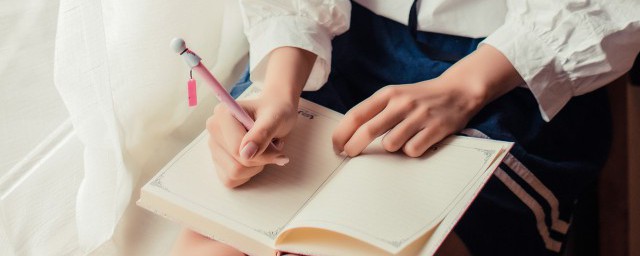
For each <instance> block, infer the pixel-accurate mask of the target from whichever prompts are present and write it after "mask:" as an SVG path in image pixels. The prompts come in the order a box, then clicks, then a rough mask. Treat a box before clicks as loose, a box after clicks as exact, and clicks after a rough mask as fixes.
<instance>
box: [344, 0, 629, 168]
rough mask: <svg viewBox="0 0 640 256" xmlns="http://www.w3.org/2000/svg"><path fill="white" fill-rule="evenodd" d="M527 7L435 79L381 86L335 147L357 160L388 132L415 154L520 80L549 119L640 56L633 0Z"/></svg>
mask: <svg viewBox="0 0 640 256" xmlns="http://www.w3.org/2000/svg"><path fill="white" fill-rule="evenodd" d="M526 2H527V3H522V1H519V0H513V1H509V2H508V8H509V11H508V15H507V19H506V21H505V24H504V25H503V26H502V27H501V28H499V29H498V30H497V31H496V32H494V33H493V34H492V35H490V36H489V37H488V38H487V39H486V40H485V41H484V42H483V44H482V45H481V46H480V47H479V48H478V49H477V50H476V51H475V52H474V53H472V54H471V55H469V56H468V57H466V58H464V59H462V60H461V61H459V62H458V63H456V64H455V65H453V66H452V67H451V68H450V69H449V70H447V71H446V72H445V73H444V74H442V75H441V76H440V77H438V78H436V79H433V80H430V81H424V82H420V83H416V84H413V85H409V86H403V87H389V88H384V89H383V90H381V91H380V92H378V93H376V94H374V95H373V96H372V97H370V98H369V99H367V100H366V101H364V102H363V103H362V104H359V105H358V106H356V107H355V108H353V109H352V110H351V111H349V113H347V118H345V120H343V122H342V123H341V124H340V125H339V126H338V129H337V130H336V132H335V133H334V136H333V141H334V146H335V148H336V150H338V151H344V152H345V153H346V154H348V155H350V156H354V155H357V154H359V153H360V152H361V151H362V150H363V149H364V148H365V147H366V146H367V145H368V144H369V143H371V141H373V139H375V138H376V137H378V136H380V135H382V134H384V133H385V132H387V131H389V133H388V134H387V135H386V136H385V137H384V138H383V140H382V143H383V146H384V147H385V149H386V150H388V151H397V150H399V149H400V148H402V149H403V151H404V152H405V153H406V154H407V155H409V156H420V155H422V154H423V153H424V152H425V151H426V149H427V148H428V147H430V146H431V145H433V144H434V143H436V142H437V141H439V140H441V139H443V138H444V137H445V136H447V135H449V134H452V133H454V132H456V131H458V130H459V129H462V128H463V127H464V126H465V125H466V123H467V122H468V121H469V119H470V118H471V117H472V116H473V115H474V114H475V113H477V111H478V110H479V109H480V108H481V107H482V106H484V105H486V104H487V103H488V102H490V101H491V100H493V99H495V98H497V97H499V96H501V95H503V94H504V93H506V92H507V91H509V90H511V89H513V88H514V87H515V86H517V85H519V84H523V83H524V84H526V86H527V87H528V88H529V89H530V90H531V92H532V93H533V95H534V96H535V98H536V100H537V101H538V104H539V107H540V110H541V111H540V112H541V115H542V118H543V119H545V120H546V121H549V120H550V119H551V118H553V117H554V116H555V115H556V114H557V113H558V112H559V111H560V110H561V109H562V108H563V107H564V105H565V104H566V103H567V102H568V101H569V100H570V99H571V97H573V96H575V95H581V94H584V93H587V92H590V91H593V90H595V89H597V88H599V87H601V86H603V85H605V84H607V83H608V82H610V81H612V80H614V79H615V78H617V77H618V76H620V75H622V74H623V73H624V72H626V71H627V70H629V68H630V67H631V65H632V63H633V59H634V58H635V56H636V55H637V53H638V51H640V16H638V15H637V13H639V12H640V3H639V2H637V1H626V0H614V1H606V2H599V1H589V2H584V1H552V0H528V1H526ZM427 85H428V86H427ZM403 106H405V107H403ZM406 106H409V107H406Z"/></svg>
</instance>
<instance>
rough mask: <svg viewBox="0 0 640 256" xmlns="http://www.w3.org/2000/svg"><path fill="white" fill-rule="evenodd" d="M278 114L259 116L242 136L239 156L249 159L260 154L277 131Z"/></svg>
mask: <svg viewBox="0 0 640 256" xmlns="http://www.w3.org/2000/svg"><path fill="white" fill-rule="evenodd" d="M281 119H282V118H281V117H280V116H275V115H273V116H269V115H267V116H261V117H259V118H258V119H257V120H256V122H255V124H254V125H253V127H252V128H251V129H250V130H249V131H248V132H247V134H246V135H245V136H243V138H242V142H241V144H240V145H241V149H240V151H239V153H240V157H241V158H243V159H244V160H249V159H251V158H253V157H254V156H257V155H260V154H262V153H263V152H264V151H265V149H266V148H267V147H268V146H269V144H270V143H271V141H272V140H273V138H274V137H275V135H276V132H278V127H279V124H280V122H281V121H282V120H281Z"/></svg>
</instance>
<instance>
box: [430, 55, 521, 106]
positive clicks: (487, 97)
mask: <svg viewBox="0 0 640 256" xmlns="http://www.w3.org/2000/svg"><path fill="white" fill-rule="evenodd" d="M441 78H443V79H445V80H447V81H455V82H454V83H456V84H459V85H460V86H461V87H462V90H464V91H465V92H464V94H466V95H467V96H468V97H470V98H471V99H474V100H476V101H477V103H478V104H479V105H480V107H482V106H484V105H486V104H487V103H489V102H491V101H493V100H495V99H496V98H498V97H500V96H502V95H504V94H505V93H507V92H509V91H511V90H513V89H514V88H515V87H517V86H518V85H519V84H522V83H524V81H523V80H522V78H521V77H520V74H519V73H518V72H517V71H516V69H515V68H514V67H513V65H511V63H510V62H509V60H508V59H507V58H506V57H505V56H504V55H503V54H502V53H501V52H500V51H498V50H497V49H496V48H494V47H492V46H490V45H482V46H480V47H479V48H478V49H477V50H476V51H475V52H473V53H472V54H470V55H469V56H467V57H465V58H463V59H462V60H460V61H459V62H457V63H456V64H454V65H453V66H452V67H451V68H449V69H448V70H447V71H446V72H445V73H443V74H442V76H441Z"/></svg>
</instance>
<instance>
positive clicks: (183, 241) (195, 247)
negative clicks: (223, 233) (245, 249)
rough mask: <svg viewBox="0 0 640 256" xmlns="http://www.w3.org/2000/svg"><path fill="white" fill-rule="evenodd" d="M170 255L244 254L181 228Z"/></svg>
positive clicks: (227, 255)
mask: <svg viewBox="0 0 640 256" xmlns="http://www.w3.org/2000/svg"><path fill="white" fill-rule="evenodd" d="M171 255H175V256H178V255H180V256H182V255H189V256H215V255H224V256H244V253H242V252H240V251H238V250H236V249H235V248H233V247H231V246H228V245H226V244H223V243H221V242H218V241H215V240H211V239H209V238H207V237H205V236H202V235H200V234H198V233H196V232H194V231H191V230H189V229H183V230H182V232H180V235H178V239H177V240H176V243H175V244H174V245H173V249H172V250H171Z"/></svg>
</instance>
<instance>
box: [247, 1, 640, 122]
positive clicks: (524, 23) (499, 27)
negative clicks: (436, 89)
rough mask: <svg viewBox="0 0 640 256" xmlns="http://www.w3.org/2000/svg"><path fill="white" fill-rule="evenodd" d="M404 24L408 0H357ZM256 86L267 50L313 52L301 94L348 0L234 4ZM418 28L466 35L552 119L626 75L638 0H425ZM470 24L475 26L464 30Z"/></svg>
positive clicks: (315, 76) (318, 78)
mask: <svg viewBox="0 0 640 256" xmlns="http://www.w3.org/2000/svg"><path fill="white" fill-rule="evenodd" d="M356 2H358V3H359V4H361V5H363V6H365V7H366V8H368V9H369V10H371V11H372V12H374V13H376V14H378V15H381V16H384V17H387V18H389V19H391V20H394V21H397V22H400V23H402V24H405V25H406V24H407V21H408V16H409V10H410V8H411V5H412V3H413V1H412V0H393V1H390V0H356ZM240 4H241V6H242V15H243V20H244V25H245V26H244V27H245V34H246V35H247V38H248V40H249V43H250V55H251V60H250V70H251V77H252V80H253V81H254V82H260V81H262V80H263V78H264V69H265V65H264V63H266V62H267V61H266V60H267V59H268V57H269V53H270V52H271V51H272V50H274V49H276V48H278V47H283V46H293V47H298V48H302V49H305V50H307V51H310V52H313V53H315V54H316V55H318V58H317V60H316V63H315V65H314V67H313V69H312V71H311V75H310V77H309V80H308V81H307V84H306V85H305V90H317V89H319V88H320V87H321V86H322V85H323V84H324V83H325V82H326V80H327V77H328V75H329V72H330V70H331V39H332V38H333V37H334V36H336V35H339V34H341V33H343V32H345V31H346V30H348V29H349V20H350V14H351V4H350V2H349V1H348V0H240ZM417 9H418V30H420V31H429V32H437V33H443V34H451V35H458V36H465V37H473V38H479V37H487V38H486V39H485V40H484V41H483V42H482V43H485V44H489V45H492V46H493V47H495V48H497V49H498V50H499V51H501V52H502V53H503V54H504V55H505V56H506V57H507V58H508V59H509V61H510V62H511V64H513V66H514V67H515V68H516V70H517V71H518V73H519V74H520V75H521V76H522V78H523V79H524V81H525V83H526V86H527V87H528V88H529V89H530V90H531V92H532V93H533V95H534V96H535V98H536V100H537V101H538V104H539V107H540V110H541V113H542V117H543V118H544V119H545V120H547V121H549V120H550V119H552V118H553V117H554V116H555V115H556V114H557V113H558V112H559V111H560V110H561V109H562V107H564V105H565V104H566V103H567V102H568V101H569V99H571V97H572V96H576V95H581V94H585V93H588V92H591V91H593V90H595V89H597V88H599V87H601V86H603V85H605V84H607V83H609V82H611V81H612V80H614V79H615V78H617V77H619V76H620V75H622V74H624V73H625V72H627V71H628V70H629V69H630V68H631V66H632V64H633V61H634V59H635V57H636V55H637V54H638V52H639V51H640V1H638V0H592V1H584V0H569V1H558V0H506V1H505V0H482V1H468V0H430V1H419V2H418V8H417ZM469 24H472V25H473V26H469Z"/></svg>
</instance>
